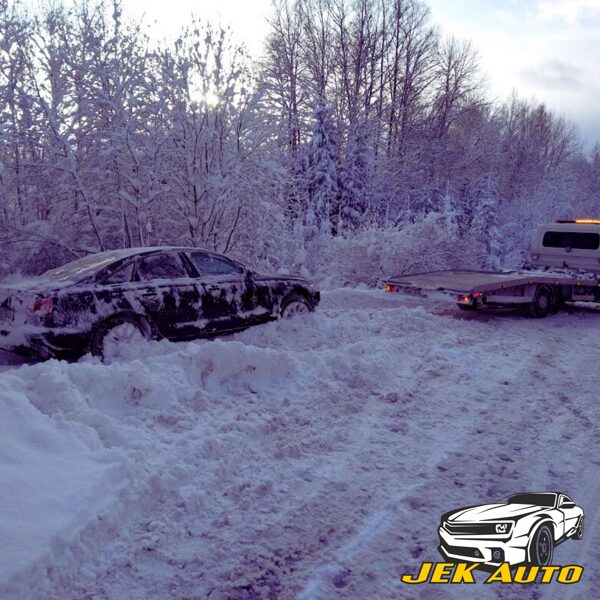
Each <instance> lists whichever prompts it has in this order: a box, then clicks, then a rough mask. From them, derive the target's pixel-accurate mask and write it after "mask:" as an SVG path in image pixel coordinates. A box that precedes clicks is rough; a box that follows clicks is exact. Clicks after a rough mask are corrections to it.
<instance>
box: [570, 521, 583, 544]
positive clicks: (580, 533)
mask: <svg viewBox="0 0 600 600" xmlns="http://www.w3.org/2000/svg"><path fill="white" fill-rule="evenodd" d="M572 537H573V539H574V540H582V539H583V515H581V517H580V518H579V523H578V524H577V529H576V531H575V533H574V534H573V536H572Z"/></svg>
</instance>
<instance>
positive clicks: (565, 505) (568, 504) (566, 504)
mask: <svg viewBox="0 0 600 600" xmlns="http://www.w3.org/2000/svg"><path fill="white" fill-rule="evenodd" d="M560 507H561V508H575V502H563V503H562V504H561V505H560Z"/></svg>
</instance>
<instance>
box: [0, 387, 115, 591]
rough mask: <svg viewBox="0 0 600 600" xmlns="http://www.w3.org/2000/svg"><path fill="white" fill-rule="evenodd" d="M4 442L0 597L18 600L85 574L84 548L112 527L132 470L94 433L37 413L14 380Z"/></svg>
mask: <svg viewBox="0 0 600 600" xmlns="http://www.w3.org/2000/svg"><path fill="white" fill-rule="evenodd" d="M52 394H53V389H52V386H50V387H49V388H48V389H47V398H52ZM0 440H1V443H0V482H2V483H1V485H0V540H2V544H0V582H1V583H0V590H2V591H3V594H0V595H1V596H2V597H10V598H16V597H19V596H20V595H21V594H23V595H25V596H27V595H28V593H30V591H31V590H30V588H29V586H30V585H31V584H32V583H33V584H34V587H37V586H36V583H35V582H36V581H37V582H38V583H39V584H40V585H41V587H43V584H44V581H43V579H44V576H45V577H47V578H48V579H50V580H52V579H55V578H56V577H59V578H60V577H64V575H65V573H64V572H63V573H57V571H58V569H60V568H63V569H65V570H66V571H67V572H68V571H74V570H76V568H77V567H79V566H80V564H81V560H80V558H82V557H83V556H84V554H85V548H86V546H88V545H89V544H90V543H92V544H97V543H98V540H97V539H94V538H98V536H101V535H102V534H103V533H104V534H106V533H107V530H108V529H109V528H110V527H111V526H112V525H114V521H113V518H114V516H115V515H114V511H115V510H117V511H118V510H119V506H118V504H119V502H118V501H119V497H120V496H121V494H122V492H123V490H124V489H125V487H126V485H127V469H126V467H125V463H124V456H123V454H122V453H121V452H118V451H115V450H109V449H106V448H105V447H104V446H103V445H102V444H101V443H100V441H99V439H98V437H97V436H96V435H95V432H94V430H92V429H90V428H88V427H85V426H82V425H78V424H76V423H73V422H66V421H64V419H62V418H56V419H53V418H51V417H49V416H47V415H45V414H43V413H42V412H40V411H39V410H37V409H36V408H35V407H34V406H33V405H32V404H31V403H30V402H29V400H28V397H27V388H26V383H25V382H24V381H23V380H22V379H21V378H17V377H14V376H11V375H5V376H4V377H3V388H2V394H1V402H0ZM111 522H112V523H111ZM111 534H114V531H112V532H111ZM67 563H68V564H67ZM46 569H48V571H47V573H46V574H45V573H44V571H45V570H46Z"/></svg>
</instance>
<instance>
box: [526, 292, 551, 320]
mask: <svg viewBox="0 0 600 600" xmlns="http://www.w3.org/2000/svg"><path fill="white" fill-rule="evenodd" d="M553 305H554V299H553V296H552V292H551V291H550V290H549V289H548V288H547V287H544V286H542V287H540V288H538V290H537V292H536V293H535V298H534V299H533V302H532V303H531V304H530V305H529V307H528V311H529V314H530V316H532V317H535V318H537V319H543V318H544V317H547V316H548V314H549V313H550V311H551V310H552V307H553Z"/></svg>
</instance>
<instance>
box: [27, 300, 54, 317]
mask: <svg viewBox="0 0 600 600" xmlns="http://www.w3.org/2000/svg"><path fill="white" fill-rule="evenodd" d="M29 310H30V311H31V312H32V313H33V314H34V315H49V314H50V313H51V312H52V298H36V299H35V302H34V303H33V306H31V307H30V308H29Z"/></svg>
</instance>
